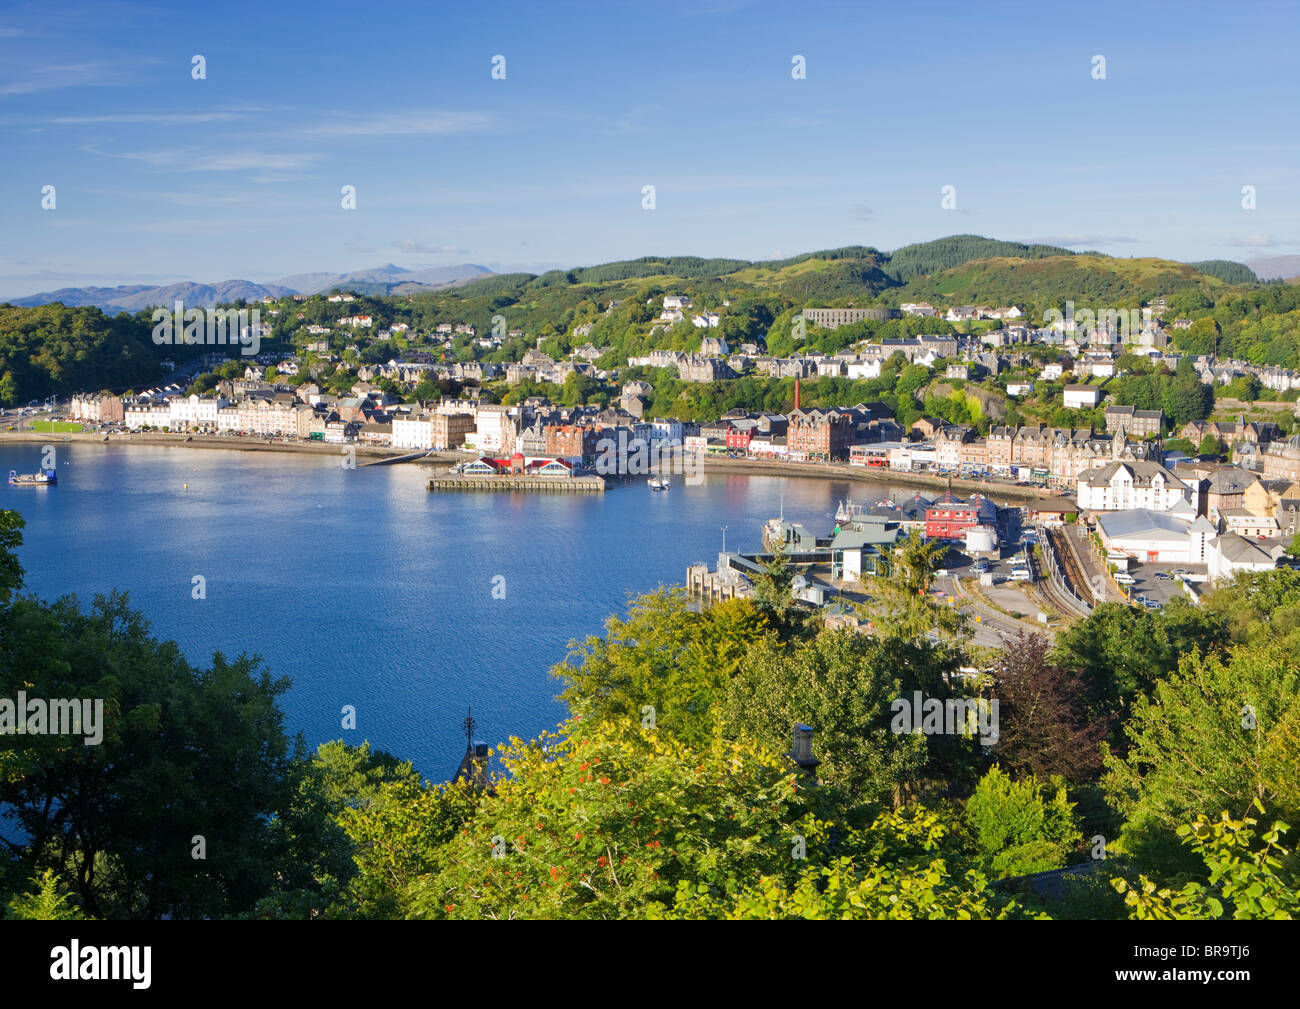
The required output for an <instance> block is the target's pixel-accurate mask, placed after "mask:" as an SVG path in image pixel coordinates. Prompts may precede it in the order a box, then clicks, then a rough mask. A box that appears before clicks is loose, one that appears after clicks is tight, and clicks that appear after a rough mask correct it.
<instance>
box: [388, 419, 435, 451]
mask: <svg viewBox="0 0 1300 1009" xmlns="http://www.w3.org/2000/svg"><path fill="white" fill-rule="evenodd" d="M393 448H424V449H431V448H433V418H432V417H430V416H428V415H426V414H422V413H421V414H412V415H410V416H408V417H398V416H396V415H394V417H393Z"/></svg>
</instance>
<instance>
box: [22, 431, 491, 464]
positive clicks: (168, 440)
mask: <svg viewBox="0 0 1300 1009" xmlns="http://www.w3.org/2000/svg"><path fill="white" fill-rule="evenodd" d="M187 438H188V439H189V440H186V439H187ZM6 442H18V443H32V444H38V445H51V444H59V443H61V442H62V443H67V442H73V443H81V444H85V445H128V446H130V445H147V446H150V447H153V448H158V447H168V446H170V447H172V448H210V449H226V450H227V451H231V452H297V453H301V454H305V455H335V456H336V455H339V454H340V452H339V450H340V449H342V448H345V447H350V448H353V449H355V450H356V454H357V456H358V457H365V458H373V459H376V460H380V459H390V458H399V457H401V456H407V455H410V454H411V453H412V451H418V450H412V449H409V448H392V447H391V446H388V445H363V444H360V443H358V442H350V443H349V444H348V445H347V446H344V445H327V444H325V443H323V442H303V441H298V442H283V441H269V442H268V441H263V440H262V439H261V438H223V437H219V436H217V435H204V434H196V435H184V434H156V433H155V434H140V435H109V436H108V437H107V438H105V436H104V435H102V434H98V433H95V432H85V431H80V432H60V431H56V432H54V433H52V434H50V433H46V432H42V431H3V432H0V444H4V443H6ZM464 457H465V453H463V452H435V453H434V454H433V455H430V456H426V457H424V458H421V459H420V460H418V461H419V462H423V463H430V464H437V463H454V462H458V461H460V460H461V459H462V458H464Z"/></svg>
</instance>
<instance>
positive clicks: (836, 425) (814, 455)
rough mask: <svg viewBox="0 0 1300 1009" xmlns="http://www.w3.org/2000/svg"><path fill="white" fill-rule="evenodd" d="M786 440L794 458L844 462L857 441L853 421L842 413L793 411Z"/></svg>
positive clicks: (811, 460)
mask: <svg viewBox="0 0 1300 1009" xmlns="http://www.w3.org/2000/svg"><path fill="white" fill-rule="evenodd" d="M786 439H787V445H788V446H789V455H790V458H791V459H804V460H807V461H809V462H831V461H832V460H834V461H837V462H838V461H842V460H844V459H847V458H848V455H849V445H850V444H851V443H852V441H853V418H852V417H851V416H849V415H848V414H846V413H840V412H839V411H838V410H791V411H790V424H789V427H788V428H787V429H786Z"/></svg>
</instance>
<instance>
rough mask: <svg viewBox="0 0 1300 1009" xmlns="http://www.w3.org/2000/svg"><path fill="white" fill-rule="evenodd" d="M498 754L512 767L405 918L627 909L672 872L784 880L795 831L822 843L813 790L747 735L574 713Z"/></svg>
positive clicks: (670, 884) (727, 883)
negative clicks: (733, 737) (691, 732)
mask: <svg viewBox="0 0 1300 1009" xmlns="http://www.w3.org/2000/svg"><path fill="white" fill-rule="evenodd" d="M500 756H501V760H502V762H503V763H504V765H505V767H506V769H507V771H508V772H509V774H510V777H509V778H505V779H501V780H499V781H498V782H497V784H496V789H495V794H490V793H487V794H484V795H483V796H482V797H481V798H480V799H479V803H478V807H477V809H476V811H475V813H474V815H473V817H472V818H471V819H470V820H469V821H468V822H466V824H465V825H464V827H463V828H461V829H460V830H459V831H457V832H456V833H455V835H454V836H453V837H452V839H451V840H450V841H449V842H448V843H447V844H446V845H445V850H444V851H443V852H441V853H440V854H439V855H438V861H439V863H440V865H441V868H440V869H438V870H437V871H436V872H434V873H432V874H430V875H427V876H424V877H422V878H420V879H418V880H417V881H415V882H414V883H412V884H411V885H410V887H409V888H408V899H409V904H408V907H409V913H410V914H411V915H412V916H414V917H421V918H638V917H643V916H644V915H645V914H646V911H647V908H648V907H649V906H650V905H652V904H660V905H665V906H666V905H668V904H670V903H671V902H672V900H673V896H674V894H675V893H676V891H677V886H678V884H679V883H680V882H683V881H689V883H690V885H692V886H697V887H698V886H703V887H705V888H709V889H716V890H717V891H718V892H726V893H729V892H733V891H735V890H737V889H738V888H740V887H742V886H744V885H745V884H746V883H747V882H754V881H757V880H758V879H759V878H760V877H761V876H763V875H773V874H775V875H780V876H782V877H783V878H788V879H791V880H792V879H793V877H794V875H795V866H797V864H798V863H797V862H796V861H794V860H792V858H791V850H792V845H794V844H795V843H796V841H795V837H796V835H797V836H798V837H801V838H803V839H804V844H805V845H806V847H807V849H808V850H809V851H810V852H812V853H813V855H814V856H815V855H816V853H817V852H818V851H819V850H822V849H823V848H824V847H825V845H826V844H827V828H826V826H825V824H824V823H823V822H822V820H821V818H820V817H819V816H818V815H817V803H818V801H819V800H818V793H817V790H816V789H813V788H810V787H806V786H804V785H802V784H800V783H799V781H798V780H797V777H796V773H795V772H796V768H795V767H794V765H793V764H792V763H791V762H790V761H789V760H787V759H785V758H781V757H775V756H772V755H770V754H767V753H764V752H762V751H761V750H758V749H756V748H754V747H752V746H750V745H748V744H743V743H728V742H726V741H724V740H722V739H721V738H720V737H717V736H715V737H714V739H713V740H712V741H711V742H710V744H709V745H708V746H707V747H705V748H702V749H692V748H688V747H686V746H684V745H682V744H681V743H679V742H676V741H674V740H672V739H671V738H664V737H661V736H658V734H657V733H652V732H645V733H642V732H640V731H631V732H629V731H628V730H626V729H625V728H623V727H622V726H615V725H610V724H607V723H606V724H592V723H589V722H588V721H587V720H586V719H582V720H579V721H575V722H570V723H566V725H565V726H564V731H563V732H562V733H561V734H559V735H555V736H547V737H546V738H544V739H540V740H537V741H536V742H535V743H524V742H522V741H519V740H512V741H511V744H510V745H509V746H508V747H506V748H504V750H503V751H502V752H501V754H500Z"/></svg>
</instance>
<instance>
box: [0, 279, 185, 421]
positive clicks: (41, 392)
mask: <svg viewBox="0 0 1300 1009" xmlns="http://www.w3.org/2000/svg"><path fill="white" fill-rule="evenodd" d="M145 319H147V316H146V317H145ZM149 332H150V331H149V327H148V323H147V321H144V320H142V318H141V317H139V316H128V315H118V316H117V317H115V318H110V317H109V316H107V315H105V314H104V313H103V312H101V311H100V310H99V309H97V308H67V307H65V306H63V305H59V304H54V305H40V306H38V307H36V308H16V307H14V306H12V305H0V405H5V406H13V405H14V404H16V403H20V402H21V403H25V402H27V401H28V400H31V399H44V398H46V397H48V396H51V395H58V396H67V395H68V394H69V393H72V392H77V391H80V390H88V389H101V388H104V387H109V386H128V385H133V384H136V383H147V382H152V381H154V380H155V379H156V378H157V376H158V362H159V361H160V360H161V358H162V357H163V356H164V355H163V354H160V353H159V351H160V349H162V350H166V349H169V348H158V347H155V346H154V344H153V342H152V341H151V340H150V338H149Z"/></svg>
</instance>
